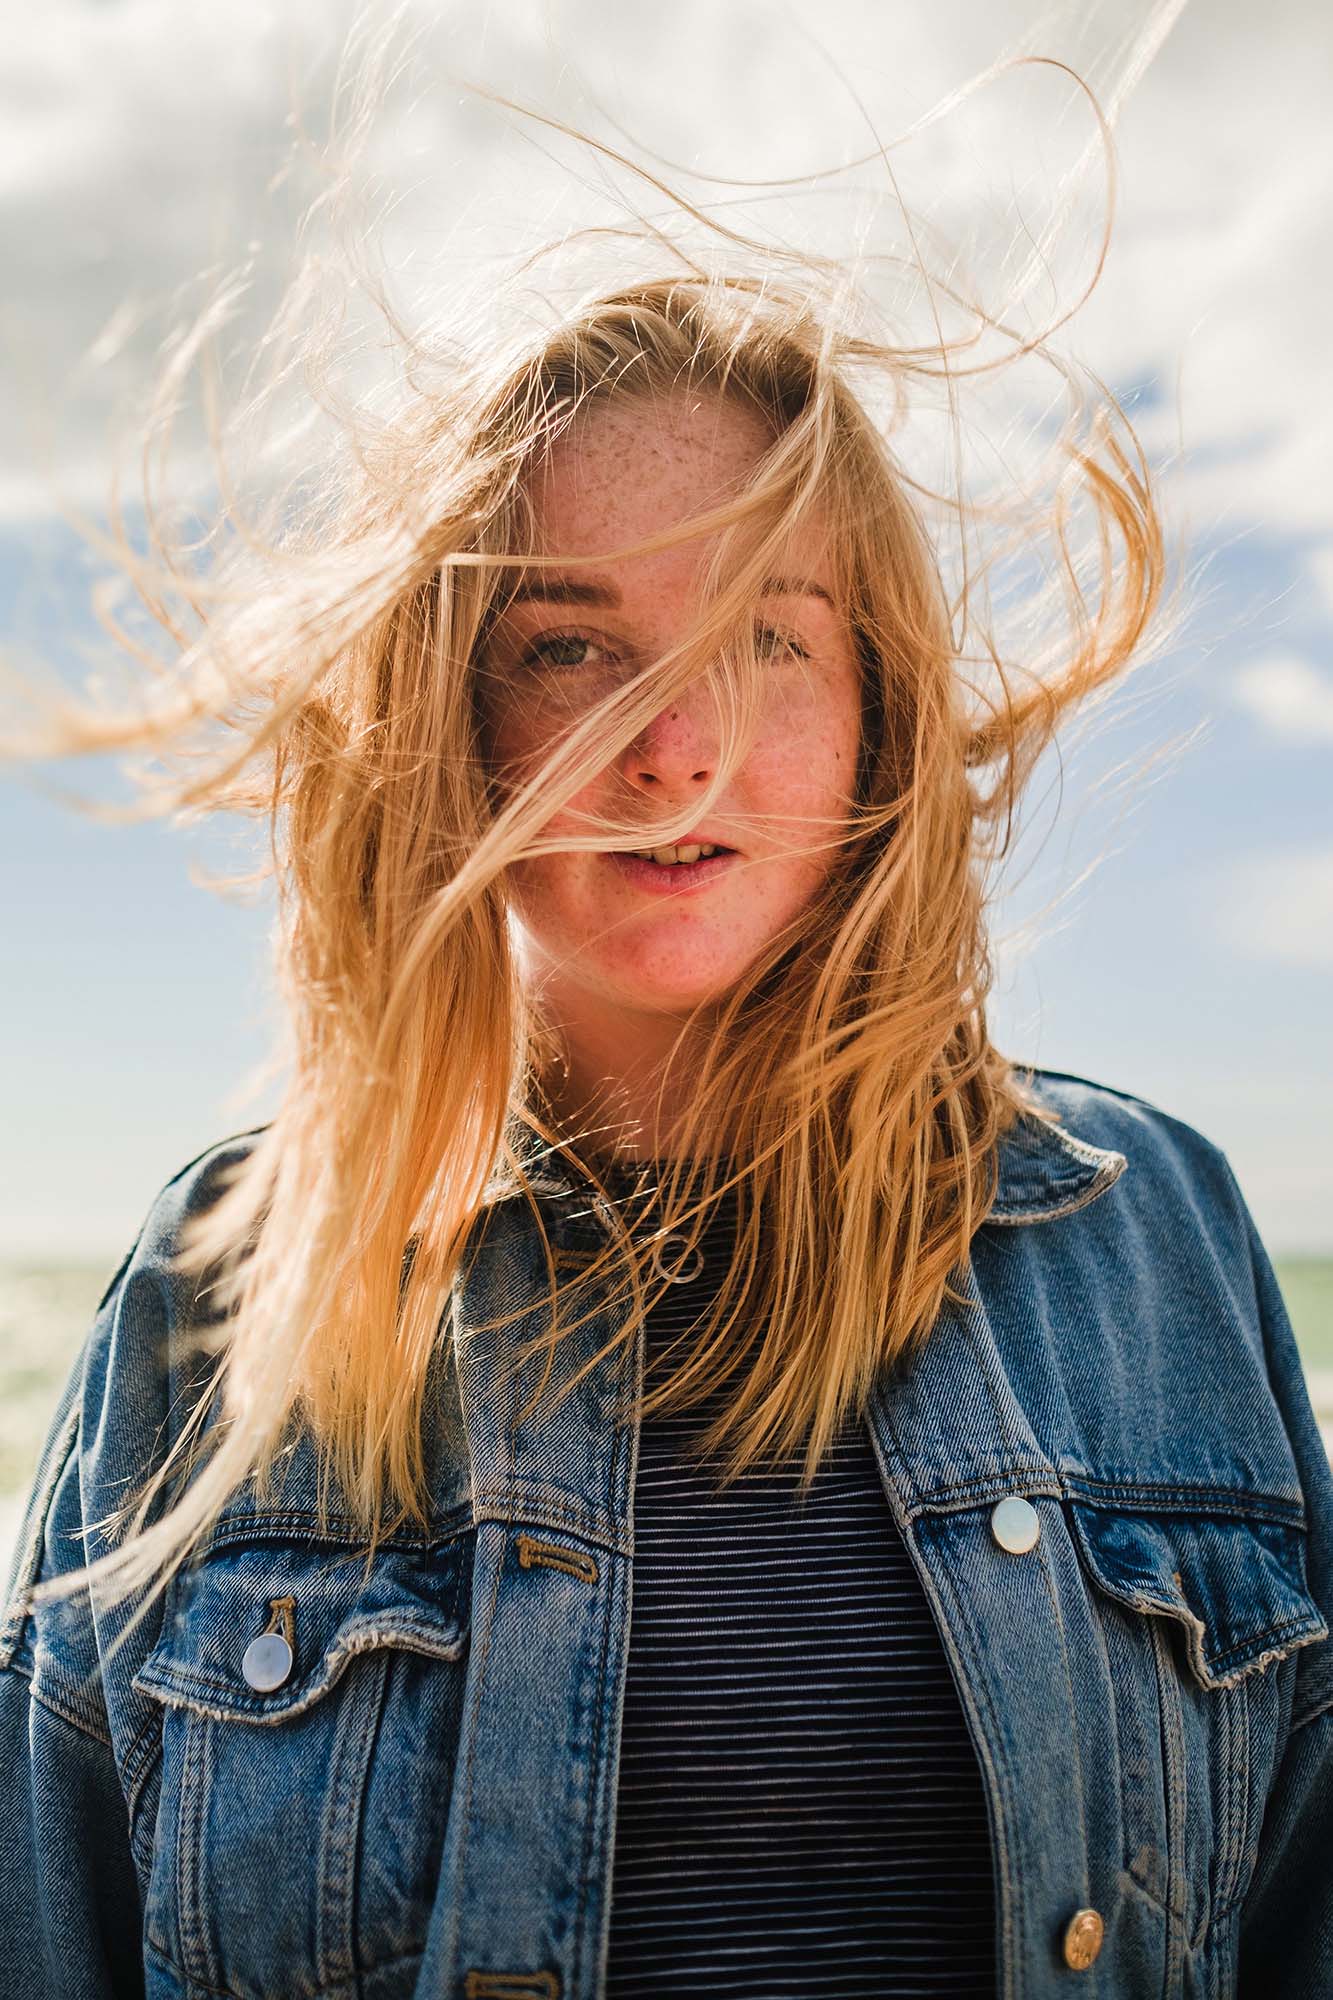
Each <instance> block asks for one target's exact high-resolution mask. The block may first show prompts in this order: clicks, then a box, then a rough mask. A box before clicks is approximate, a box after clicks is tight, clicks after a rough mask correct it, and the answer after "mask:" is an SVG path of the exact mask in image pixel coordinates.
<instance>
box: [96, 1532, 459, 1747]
mask: <svg viewBox="0 0 1333 2000" xmlns="http://www.w3.org/2000/svg"><path fill="white" fill-rule="evenodd" d="M466 1546H467V1545H466V1544H465V1543H463V1542H462V1541H456V1542H452V1543H448V1544H446V1545H444V1546H443V1547H442V1548H439V1549H434V1550H420V1551H416V1550H414V1551H410V1552H406V1553H404V1552H402V1551H386V1550H384V1549H380V1550H378V1551H377V1552H376V1555H375V1559H374V1562H373V1564H372V1566H371V1568H370V1570H369V1573H367V1570H366V1561H365V1554H364V1551H360V1552H355V1553H354V1552H352V1551H350V1550H348V1549H346V1548H342V1547H330V1546H325V1545H321V1546H319V1547H314V1546H303V1545H299V1544H298V1545H295V1546H293V1545H292V1544H291V1543H280V1542H269V1543H257V1542H251V1543H247V1544H244V1545H242V1546H235V1545H233V1546H230V1547H226V1548H222V1549H213V1550H210V1551H209V1553H208V1554H207V1555H206V1556H205V1557H204V1558H203V1559H202V1561H200V1562H199V1563H198V1564H196V1565H195V1566H193V1567H191V1568H189V1569H186V1570H182V1571H181V1572H180V1574H179V1575H178V1576H177V1577H176V1579H175V1581H174V1582H173V1584H172V1587H171V1590H170V1592H169V1595H168V1602H167V1610H166V1618H165V1622H164V1625H163V1629H162V1635H161V1637H160V1639H159V1640H158V1643H157V1645H156V1646H155V1647H154V1649H153V1651H152V1652H151V1653H150V1654H149V1656H148V1658H147V1660H145V1662H144V1664H143V1666H142V1667H141V1668H140V1670H139V1672H138V1673H137V1674H136V1675H135V1678H134V1685H135V1687H136V1688H138V1689H139V1690H140V1692H141V1693H144V1694H149V1695H153V1696H155V1697H156V1699H157V1700H159V1701H163V1702H165V1703H167V1705H168V1706H169V1707H175V1708H193V1709H196V1710H198V1711H199V1712H200V1713H202V1714H205V1715H211V1716H215V1717H216V1718H218V1719H219V1720H221V1721H237V1722H281V1721H283V1720H284V1719H285V1718H286V1717H288V1716H292V1715H296V1714H299V1713H300V1711H301V1710H302V1709H306V1708H309V1707H310V1705H311V1703H312V1702H315V1701H318V1700H319V1698H320V1697H321V1696H322V1695H324V1694H326V1693H327V1692H328V1690H329V1689H330V1688H331V1687H332V1686H333V1685H334V1683H335V1682H336V1681H337V1680H338V1679H339V1677H340V1676H341V1675H342V1673H343V1672H344V1670H345V1668H346V1667H347V1664H348V1662H349V1661H350V1660H351V1659H353V1658H354V1657H355V1656H356V1654H358V1653H364V1652H369V1651H372V1650H374V1649H375V1648H376V1647H384V1646H394V1647H398V1648H400V1649H402V1650H405V1651H407V1652H412V1653H424V1654H426V1655H428V1656H429V1657H431V1658H433V1659H440V1660H454V1659H457V1658H458V1657H459V1656H460V1655H461V1653H462V1652H463V1649H464V1647H465V1645H466V1641H467V1618H466V1595H467V1590H466V1584H467V1577H466V1575H465V1560H464V1557H465V1548H466ZM287 1600H290V1605H289V1608H288V1610H287V1611H286V1612H278V1613H275V1611H274V1606H275V1605H279V1606H281V1605H283V1604H284V1603H285V1602H286V1601H287ZM288 1617H289V1619H290V1623H287V1622H286V1621H287V1619H288ZM269 1630H279V1631H281V1632H284V1633H285V1634H287V1635H289V1637H290V1646H291V1663H290V1667H289V1670H288V1671H287V1673H286V1674H285V1676H284V1677H283V1679H282V1682H281V1685H279V1686H277V1687H273V1688H270V1689H267V1690H264V1689H260V1688H256V1687H254V1686H252V1685H251V1684H250V1681H249V1680H248V1679H247V1677H246V1674H245V1671H244V1668H243V1665H242V1663H243V1661H244V1659H245V1655H246V1650H247V1648H248V1647H249V1646H250V1644H251V1642H252V1641H253V1640H255V1639H257V1638H258V1637H260V1636H261V1635H262V1634H263V1633H265V1632H266V1631H269Z"/></svg>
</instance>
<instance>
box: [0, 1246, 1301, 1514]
mask: <svg viewBox="0 0 1333 2000" xmlns="http://www.w3.org/2000/svg"><path fill="white" fill-rule="evenodd" d="M1274 1264H1275V1267H1276V1269H1277V1274H1278V1281H1279V1283H1280V1284H1281V1286H1282V1293H1283V1297H1284V1298H1285V1299H1286V1302H1287V1310H1288V1312H1289V1313H1290V1314H1291V1321H1292V1325H1293V1326H1294V1327H1295V1329H1296V1338H1297V1340H1298V1341H1299V1342H1300V1347H1301V1353H1302V1355H1303V1357H1304V1360H1305V1365H1306V1367H1307V1368H1309V1369H1321V1370H1323V1369H1327V1370H1333V1257H1284V1258H1275V1259H1274ZM113 1269H114V1266H108V1265H106V1264H101V1263H99V1264H77V1265H76V1264H69V1265H64V1266H51V1265H47V1266H37V1265H31V1266H18V1265H9V1266H0V1495H3V1494H12V1493H15V1492H17V1491H19V1490H20V1489H23V1488H26V1487H27V1485H28V1483H29V1481H30V1480H31V1478H32V1474H33V1468H34V1467H35V1465H36V1462H37V1454H38V1452H39V1450H40V1449H41V1442H42V1439H43V1437H44V1436H45V1434H46V1427H47V1424H48V1423H49V1421H50V1419H51V1415H52V1412H53V1411H54V1409H55V1404H56V1399H57V1398H58V1396H59V1394H60V1390H61V1386H62V1384H63V1383H64V1380H65V1377H66V1375H67V1373H68V1371H69V1368H70V1365H71V1363H72V1362H73V1359H74V1356H75V1354H76V1353H77V1352H78V1349H79V1345H80V1343H81V1342H82V1340H83V1337H84V1334H85V1333H86V1332H87V1329H88V1326H89V1323H90V1322H91V1319H92V1316H93V1313H94V1312H95V1310H96V1307H97V1301H98V1299H99V1298H100V1297H101V1295H102V1293H103V1291H104V1290H105V1288H106V1285H107V1283H108V1281H109V1279H110V1277H111V1275H112V1270H113Z"/></svg>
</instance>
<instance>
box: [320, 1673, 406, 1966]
mask: <svg viewBox="0 0 1333 2000" xmlns="http://www.w3.org/2000/svg"><path fill="white" fill-rule="evenodd" d="M371 1660H372V1662H373V1665H372V1667H371V1668H369V1669H367V1670H366V1671H364V1672H363V1673H362V1674H359V1675H353V1676H352V1677H351V1678H350V1679H349V1680H348V1681H346V1682H345V1683H344V1685H343V1697H342V1713H341V1714H340V1715H339V1717H338V1721H337V1726H336V1728H335V1731H334V1739H333V1750H332V1754H331V1756H330V1758H329V1761H328V1765H327V1768H326V1771H325V1773H324V1778H325V1793H324V1811H323V1813H322V1815H321V1820H320V1865H319V1893H318V1901H317V1903H316V1906H315V1978H316V1982H317V1983H318V1984H319V1985H343V1984H350V1983H352V1982H354V1981H355V1978H356V1864H357V1831H358V1829H359V1827H360V1825H361V1821H362V1818H363V1816H364V1812H365V1794H366V1765H367V1762H368V1759H369V1756H370V1745H371V1742H372V1740H373V1738H374V1733H375V1722H376V1719H377V1717H378V1715H379V1711H380V1707H381V1705H382V1703H383V1699H384V1685H385V1675H386V1672H387V1663H388V1654H387V1653H385V1652H383V1651H381V1652H380V1653H378V1654H372V1655H371ZM359 1683H364V1685H359Z"/></svg>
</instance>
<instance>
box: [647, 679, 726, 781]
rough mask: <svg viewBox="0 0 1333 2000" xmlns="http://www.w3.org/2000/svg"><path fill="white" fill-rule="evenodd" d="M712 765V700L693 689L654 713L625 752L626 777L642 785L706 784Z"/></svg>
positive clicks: (714, 744) (714, 751)
mask: <svg viewBox="0 0 1333 2000" xmlns="http://www.w3.org/2000/svg"><path fill="white" fill-rule="evenodd" d="M716 765H717V739H716V716H715V714H714V711H713V703H712V701H711V699H710V698H709V697H708V696H706V695H702V694H698V693H695V691H694V690H690V691H689V692H688V693H687V694H686V695H685V696H684V697H682V698H679V699H677V700H676V701H673V702H671V703H670V705H669V706H668V707H666V708H664V709H662V711H661V712H660V714H658V715H655V716H654V717H653V719H652V721H651V722H650V723H649V724H648V726H647V728H646V729H643V730H641V731H640V732H639V734H638V736H636V737H635V739H634V741H633V743H631V744H630V746H629V748H628V749H627V750H626V752H625V769H626V772H627V774H628V776H629V777H630V778H631V780H633V781H634V782H635V783H637V784H639V785H643V786H646V787H651V786H654V785H658V784H666V785H672V784H677V785H678V784H706V783H707V782H708V780H709V779H710V778H711V777H712V775H713V772H714V770H715V768H716Z"/></svg>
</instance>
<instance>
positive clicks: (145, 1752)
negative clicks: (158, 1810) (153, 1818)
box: [120, 1701, 162, 1809]
mask: <svg viewBox="0 0 1333 2000" xmlns="http://www.w3.org/2000/svg"><path fill="white" fill-rule="evenodd" d="M147 1709H148V1713H147V1714H146V1715H145V1716H144V1719H143V1721H142V1722H141V1723H140V1724H139V1727H138V1728H137V1729H136V1730H135V1732H134V1734H133V1736H132V1737H131V1738H130V1742H129V1748H128V1749H127V1750H126V1752H125V1755H124V1756H123V1757H122V1758H121V1764H120V1780H121V1784H122V1785H123V1786H124V1788H125V1797H126V1802H127V1803H128V1804H129V1805H130V1807H131V1809H132V1808H133V1803H134V1795H135V1793H136V1792H137V1791H138V1789H139V1787H140V1785H142V1783H143V1781H144V1777H145V1775H146V1773H147V1772H149V1771H151V1770H152V1768H153V1765H154V1763H155V1762H156V1761H157V1759H158V1758H159V1757H160V1756H161V1754H162V1710H161V1708H160V1706H159V1705H158V1703H157V1702H154V1701H150V1702H148V1703H147Z"/></svg>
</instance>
